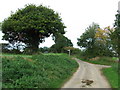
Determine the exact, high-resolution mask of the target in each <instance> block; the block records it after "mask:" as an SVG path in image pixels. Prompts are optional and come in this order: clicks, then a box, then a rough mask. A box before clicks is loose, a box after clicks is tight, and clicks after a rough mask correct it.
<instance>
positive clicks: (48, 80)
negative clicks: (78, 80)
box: [2, 55, 78, 88]
mask: <svg viewBox="0 0 120 90" xmlns="http://www.w3.org/2000/svg"><path fill="white" fill-rule="evenodd" d="M2 64H3V65H2V68H3V88H60V87H61V85H62V84H63V83H64V82H65V80H67V79H68V78H69V77H70V76H71V75H72V74H73V73H74V72H75V71H76V69H77V67H78V64H77V62H75V61H74V60H71V59H70V58H69V57H68V56H67V55H34V56H32V57H30V58H28V57H27V58H26V57H11V58H10V57H9V58H8V57H2Z"/></svg>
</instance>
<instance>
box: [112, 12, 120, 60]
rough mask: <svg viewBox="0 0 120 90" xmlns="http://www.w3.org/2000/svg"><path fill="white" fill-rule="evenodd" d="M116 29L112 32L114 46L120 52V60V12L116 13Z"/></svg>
mask: <svg viewBox="0 0 120 90" xmlns="http://www.w3.org/2000/svg"><path fill="white" fill-rule="evenodd" d="M114 28H115V31H114V32H112V34H111V39H112V43H113V48H114V49H115V51H116V52H117V54H118V57H119V60H120V13H118V14H116V20H115V25H114Z"/></svg>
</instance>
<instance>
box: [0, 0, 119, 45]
mask: <svg viewBox="0 0 120 90" xmlns="http://www.w3.org/2000/svg"><path fill="white" fill-rule="evenodd" d="M118 2H119V0H1V1H0V13H1V14H0V22H2V21H3V20H4V19H5V18H7V17H9V16H10V13H11V11H13V12H15V11H16V10H17V9H18V8H24V6H25V5H26V4H36V5H40V4H42V5H44V6H49V7H50V8H52V9H54V11H56V12H58V13H59V14H60V16H61V18H62V20H63V22H64V24H65V25H66V26H67V28H66V29H65V31H67V33H66V34H65V36H66V37H68V38H69V39H71V41H72V42H73V44H74V47H77V38H79V37H80V35H81V34H82V33H83V32H84V31H85V29H86V28H87V27H88V26H89V25H90V24H92V22H95V23H98V24H99V25H100V26H101V27H102V28H104V27H106V26H111V27H112V26H113V23H114V20H115V14H116V13H117V10H118ZM2 35H3V34H2V33H1V32H0V43H1V42H3V41H2V40H1V38H2ZM52 44H54V42H53V41H52V38H47V39H46V41H45V43H42V44H40V47H43V46H47V47H50V46H51V45H52Z"/></svg>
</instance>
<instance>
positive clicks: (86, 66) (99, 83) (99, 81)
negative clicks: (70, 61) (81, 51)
mask: <svg viewBox="0 0 120 90" xmlns="http://www.w3.org/2000/svg"><path fill="white" fill-rule="evenodd" d="M75 60H76V61H77V62H78V63H79V68H78V70H77V71H76V73H75V74H74V75H73V76H72V78H71V79H70V80H69V81H68V82H66V83H65V84H64V86H63V87H62V88H111V87H110V85H109V84H108V81H107V80H106V78H105V77H104V76H103V75H102V73H101V71H100V69H101V68H103V67H104V68H105V67H108V66H105V65H95V64H90V63H87V62H84V61H81V60H78V59H76V58H75Z"/></svg>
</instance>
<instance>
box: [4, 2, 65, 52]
mask: <svg viewBox="0 0 120 90" xmlns="http://www.w3.org/2000/svg"><path fill="white" fill-rule="evenodd" d="M64 28H65V26H64V24H63V22H62V19H61V18H60V16H59V15H58V13H56V12H55V11H53V10H52V9H50V8H48V7H45V6H42V5H40V6H36V5H32V4H31V5H26V6H25V8H23V9H18V10H17V11H16V12H15V13H14V14H11V16H10V17H8V18H7V19H5V20H4V22H3V24H2V32H3V33H4V36H3V39H4V40H7V41H9V42H10V43H13V42H23V43H25V44H26V45H27V47H29V49H31V50H33V51H35V50H37V49H38V45H39V43H42V42H43V41H44V38H45V37H49V36H50V35H51V34H52V35H53V36H54V35H55V33H61V34H65V31H64Z"/></svg>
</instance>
